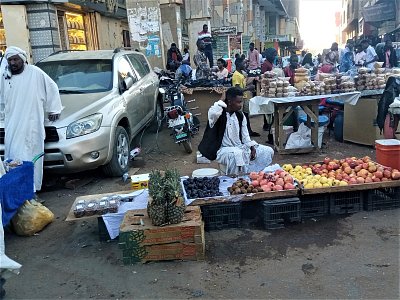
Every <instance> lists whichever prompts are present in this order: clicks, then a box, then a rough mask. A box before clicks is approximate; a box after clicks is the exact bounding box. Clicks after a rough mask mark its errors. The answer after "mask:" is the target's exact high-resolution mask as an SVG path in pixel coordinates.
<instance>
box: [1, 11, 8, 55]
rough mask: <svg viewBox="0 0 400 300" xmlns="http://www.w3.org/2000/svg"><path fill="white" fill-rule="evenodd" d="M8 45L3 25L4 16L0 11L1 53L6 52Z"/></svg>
mask: <svg viewBox="0 0 400 300" xmlns="http://www.w3.org/2000/svg"><path fill="white" fill-rule="evenodd" d="M6 47H7V44H6V31H5V29H4V24H3V15H2V13H1V9H0V52H3V53H4V51H5V50H6Z"/></svg>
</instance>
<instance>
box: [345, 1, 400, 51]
mask: <svg viewBox="0 0 400 300" xmlns="http://www.w3.org/2000/svg"><path fill="white" fill-rule="evenodd" d="M386 36H390V38H391V39H392V41H395V42H400V0H342V11H341V38H340V41H341V43H342V44H343V45H344V44H345V43H346V40H347V39H363V38H368V39H369V40H370V41H371V42H372V43H373V44H376V43H378V42H380V41H381V40H382V39H384V38H385V37H386Z"/></svg>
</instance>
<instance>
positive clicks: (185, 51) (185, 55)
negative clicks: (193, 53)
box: [182, 48, 190, 64]
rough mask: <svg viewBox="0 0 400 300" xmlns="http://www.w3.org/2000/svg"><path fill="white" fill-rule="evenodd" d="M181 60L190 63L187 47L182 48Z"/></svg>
mask: <svg viewBox="0 0 400 300" xmlns="http://www.w3.org/2000/svg"><path fill="white" fill-rule="evenodd" d="M182 61H188V62H189V64H190V53H189V49H188V48H183V57H182Z"/></svg>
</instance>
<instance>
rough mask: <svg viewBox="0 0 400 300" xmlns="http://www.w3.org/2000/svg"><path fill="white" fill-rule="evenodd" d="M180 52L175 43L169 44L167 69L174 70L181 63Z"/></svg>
mask: <svg viewBox="0 0 400 300" xmlns="http://www.w3.org/2000/svg"><path fill="white" fill-rule="evenodd" d="M181 61H182V54H181V52H180V51H179V49H178V48H177V47H176V44H175V43H172V44H171V48H169V49H168V51H167V66H166V67H167V70H169V71H171V72H175V71H176V70H177V69H178V68H179V66H180V65H181Z"/></svg>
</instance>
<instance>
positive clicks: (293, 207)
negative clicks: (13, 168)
mask: <svg viewBox="0 0 400 300" xmlns="http://www.w3.org/2000/svg"><path fill="white" fill-rule="evenodd" d="M392 162H393V163H394V164H397V165H400V157H398V156H397V158H395V160H393V161H392ZM397 165H392V166H391V167H389V166H383V165H381V164H379V163H377V162H375V161H373V160H372V159H371V158H370V157H368V156H365V157H362V158H357V157H348V158H342V159H336V158H328V157H327V158H325V159H324V160H323V161H321V162H314V163H301V164H299V163H297V164H284V165H282V166H280V165H273V166H268V167H266V168H265V170H264V171H260V172H251V173H249V174H243V175H241V176H238V177H229V176H210V177H207V176H205V177H196V176H192V177H189V176H181V175H180V174H179V173H178V172H177V170H175V169H172V170H170V169H169V170H166V171H158V170H153V171H152V172H151V173H150V174H148V176H141V180H142V181H143V178H144V177H146V178H148V182H146V184H144V185H143V184H142V185H138V184H137V182H132V189H133V190H132V191H123V192H117V193H108V194H98V195H88V196H81V197H78V198H77V199H76V200H75V202H74V204H73V205H72V207H71V210H70V212H69V214H68V217H67V221H77V220H85V219H87V218H98V224H99V237H100V239H101V240H103V241H104V240H109V239H117V238H119V239H118V244H119V248H120V250H121V253H122V260H123V261H124V263H125V264H132V263H136V262H147V261H157V260H172V259H183V260H202V259H204V257H205V243H206V239H205V233H204V231H208V230H217V229H224V228H235V227H240V226H241V218H242V213H243V210H242V209H243V207H244V206H247V207H250V208H251V210H252V211H253V212H254V213H256V216H257V218H258V219H259V221H261V224H263V227H264V228H265V229H267V230H270V229H277V228H283V227H285V225H286V224H287V223H294V222H301V221H302V220H307V219H311V218H313V219H315V218H322V217H325V216H328V215H338V214H339V215H340V214H350V213H356V212H359V211H362V210H368V211H373V210H382V209H393V208H400V171H399V169H398V168H395V167H393V166H397ZM132 178H137V176H136V177H134V176H132ZM142 183H143V182H142ZM147 187H148V188H147Z"/></svg>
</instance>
